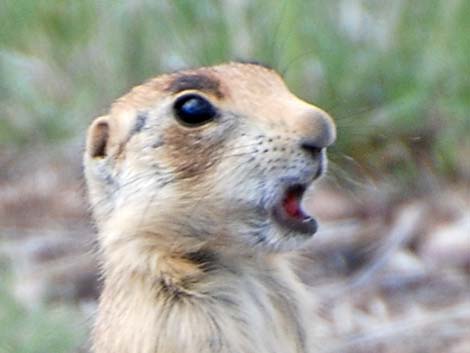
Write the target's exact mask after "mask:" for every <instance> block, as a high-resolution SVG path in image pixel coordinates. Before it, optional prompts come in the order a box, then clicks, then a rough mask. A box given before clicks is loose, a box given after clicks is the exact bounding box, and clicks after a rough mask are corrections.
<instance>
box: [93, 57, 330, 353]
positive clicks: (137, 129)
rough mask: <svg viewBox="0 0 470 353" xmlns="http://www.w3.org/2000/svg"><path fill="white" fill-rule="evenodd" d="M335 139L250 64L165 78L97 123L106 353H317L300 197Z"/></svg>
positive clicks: (101, 349)
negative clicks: (298, 266)
mask: <svg viewBox="0 0 470 353" xmlns="http://www.w3.org/2000/svg"><path fill="white" fill-rule="evenodd" d="M335 135H336V130H335V125H334V123H333V121H332V119H331V118H330V117H329V115H328V114H327V113H325V112H324V111H322V110H321V109H319V108H317V107H315V106H313V105H310V104H308V103H306V102H304V101H302V100H301V99H299V98H297V97H296V96H295V95H293V94H292V93H291V92H290V91H289V90H288V88H287V87H286V85H285V83H284V81H283V79H282V78H281V77H280V76H279V75H278V74H277V73H276V72H275V71H273V70H272V69H269V68H266V67H264V66H261V65H258V64H246V63H228V64H223V65H218V66H213V67H203V68H199V69H195V70H187V71H180V72H176V73H172V74H167V75H162V76H158V77H156V78H154V79H152V80H150V81H148V82H146V83H144V84H143V85H141V86H138V87H135V88H134V89H132V91H131V92H130V93H128V94H126V95H125V96H123V97H122V98H120V99H118V100H117V101H116V102H115V103H114V104H113V105H112V107H111V109H110V112H109V114H108V115H106V116H101V117H98V118H96V119H95V120H94V121H93V123H92V124H91V126H90V128H89V131H88V137H87V145H86V151H85V157H84V165H85V176H86V180H87V185H88V191H89V198H90V202H91V207H92V210H93V215H94V218H95V220H96V224H97V228H98V233H99V234H98V237H99V244H100V250H101V252H100V255H101V261H102V275H103V279H104V289H103V293H102V295H101V298H100V303H99V309H98V315H97V320H96V324H95V327H94V334H93V350H94V352H95V353H190V352H191V353H196V352H200V353H206V352H207V353H212V352H220V353H228V352H230V353H264V352H266V353H291V352H296V353H304V352H305V353H306V352H315V351H316V350H317V346H316V344H315V340H314V339H313V338H312V337H311V334H309V331H310V328H311V327H312V326H314V325H315V318H314V317H312V316H311V314H312V313H311V312H309V308H308V306H309V295H308V294H307V292H306V289H305V288H304V285H303V284H302V283H301V282H300V281H299V280H298V278H297V277H296V275H295V274H294V271H293V270H292V265H291V262H290V257H291V256H292V254H295V250H296V249H298V248H300V247H302V246H303V245H304V244H305V243H306V242H307V241H309V240H310V239H311V238H312V235H313V234H314V233H315V231H316V228H317V224H316V221H315V220H314V219H313V218H311V217H310V216H309V215H307V214H306V213H305V211H304V210H303V208H302V197H303V195H304V193H305V190H306V188H307V187H308V186H309V185H310V184H311V183H312V182H313V181H314V180H315V179H317V178H318V177H319V176H320V175H321V174H322V173H323V172H324V170H325V168H326V155H325V149H326V147H327V146H329V145H330V144H332V143H333V142H334V140H335Z"/></svg>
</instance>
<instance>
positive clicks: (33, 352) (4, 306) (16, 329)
mask: <svg viewBox="0 0 470 353" xmlns="http://www.w3.org/2000/svg"><path fill="white" fill-rule="evenodd" d="M5 277H6V276H5V273H4V271H1V272H0V352H1V353H41V352H54V353H66V352H72V351H73V350H74V349H76V348H77V347H79V346H81V345H83V344H84V342H85V331H86V327H85V322H83V320H82V319H81V314H79V313H78V311H76V310H73V309H71V308H69V307H65V306H63V305H62V306H56V307H51V306H44V307H42V308H39V309H38V308H36V309H34V310H29V309H27V308H25V307H23V306H22V305H21V304H20V303H18V302H17V301H15V300H14V299H13V297H12V296H11V294H10V293H11V289H10V288H8V287H7V284H6V283H5ZM80 322H82V324H81V325H80V324H79V323H80ZM79 325H80V326H79Z"/></svg>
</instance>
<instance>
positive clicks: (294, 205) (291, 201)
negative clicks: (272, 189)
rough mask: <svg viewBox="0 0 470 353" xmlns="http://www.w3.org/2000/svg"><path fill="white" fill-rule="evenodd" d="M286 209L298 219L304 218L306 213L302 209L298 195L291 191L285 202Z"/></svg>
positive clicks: (291, 215)
mask: <svg viewBox="0 0 470 353" xmlns="http://www.w3.org/2000/svg"><path fill="white" fill-rule="evenodd" d="M283 206H284V209H285V211H286V213H287V214H288V215H289V216H290V217H292V218H297V219H303V218H304V213H303V212H302V210H301V209H300V204H299V199H298V197H297V195H295V194H294V193H289V194H288V195H287V197H286V198H285V199H284V203H283Z"/></svg>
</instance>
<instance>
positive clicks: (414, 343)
mask: <svg viewBox="0 0 470 353" xmlns="http://www.w3.org/2000/svg"><path fill="white" fill-rule="evenodd" d="M469 18H470V2H469V1H467V0H447V1H444V0H441V1H439V0H415V1H405V0H395V1H385V0H383V1H379V0H330V1H320V0H310V1H298V0H290V1H289V0H284V1H268V0H251V1H249V0H224V1H208V0H201V1H184V0H173V1H150V0H134V1H132V0H123V1H111V0H95V1H90V0H83V1H74V2H72V1H46V0H2V2H1V3H0V93H1V94H0V353H36V352H38V353H39V352H55V353H61V352H87V349H88V343H87V335H88V330H89V328H90V324H91V322H92V320H93V313H94V310H95V307H96V298H97V295H98V293H99V281H98V280H97V275H96V274H97V266H96V264H97V260H96V256H95V255H94V252H95V250H94V249H95V248H96V244H95V236H94V229H93V226H92V221H91V219H90V217H89V213H88V210H87V203H86V196H85V188H84V181H83V177H82V170H81V154H82V150H83V144H84V136H85V131H86V127H87V125H88V124H89V123H90V122H91V120H92V118H94V117H96V116H98V115H101V114H103V113H104V112H106V111H107V109H108V108H109V105H110V104H111V102H112V101H113V100H114V99H116V98H117V97H119V96H120V95H122V94H124V93H125V92H127V91H128V90H129V89H130V88H131V87H132V86H134V85H136V84H139V83H141V82H142V81H144V80H146V79H148V78H150V77H153V76H155V75H157V74H159V73H162V72H167V71H174V70H178V69H181V68H187V67H195V66H200V65H212V64H216V63H220V62H224V61H230V60H237V59H243V60H255V61H259V62H262V63H265V64H268V65H270V66H272V67H273V68H275V69H276V70H278V71H279V72H280V73H281V74H282V75H283V77H284V78H285V80H286V82H287V84H288V86H289V87H290V88H291V90H292V91H293V92H294V93H295V94H297V95H298V96H300V97H301V98H303V99H305V100H307V101H310V102H313V103H315V104H316V105H318V106H320V107H322V108H323V109H325V110H326V111H328V112H329V113H330V114H331V115H332V116H334V118H335V119H336V122H337V126H338V141H337V143H336V145H335V146H334V147H333V148H331V149H330V152H329V156H330V161H331V163H330V170H329V174H328V176H327V177H326V178H324V179H323V180H322V183H321V186H320V187H319V188H317V189H316V190H315V191H314V192H313V194H312V197H311V199H310V201H309V207H310V208H311V210H312V212H313V213H314V214H316V215H317V216H318V218H319V220H320V224H321V229H320V231H319V233H318V234H317V235H315V240H314V241H313V242H312V244H311V246H310V247H309V248H308V249H306V251H305V255H306V256H305V259H304V262H303V264H302V266H301V275H302V277H303V278H304V279H305V281H306V282H308V283H309V284H310V285H311V286H312V295H313V296H315V298H316V301H317V303H318V305H317V309H316V312H315V313H312V325H316V327H318V330H319V331H318V335H319V339H323V338H330V339H331V340H330V341H329V342H331V343H330V344H328V345H325V346H324V348H325V349H324V351H325V352H364V353H376V352H387V353H396V352H403V353H408V352H431V353H434V352H435V353H442V352H446V353H468V352H470V157H469V156H470V137H469V136H470V59H469V58H470V39H469V38H470V37H469V33H470V22H469V20H468V19H469Z"/></svg>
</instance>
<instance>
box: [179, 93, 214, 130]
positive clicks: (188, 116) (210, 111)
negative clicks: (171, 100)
mask: <svg viewBox="0 0 470 353" xmlns="http://www.w3.org/2000/svg"><path fill="white" fill-rule="evenodd" d="M173 109H174V111H175V114H176V117H177V118H178V120H179V121H180V122H181V123H183V124H184V125H187V126H199V125H203V124H205V123H208V122H209V121H212V120H213V119H214V118H215V116H216V115H217V110H216V109H215V107H214V106H213V105H212V104H211V103H210V102H208V101H207V100H206V99H204V98H202V97H201V96H198V95H196V94H188V95H185V96H182V97H179V98H178V99H177V100H176V102H175V104H174V106H173Z"/></svg>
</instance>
